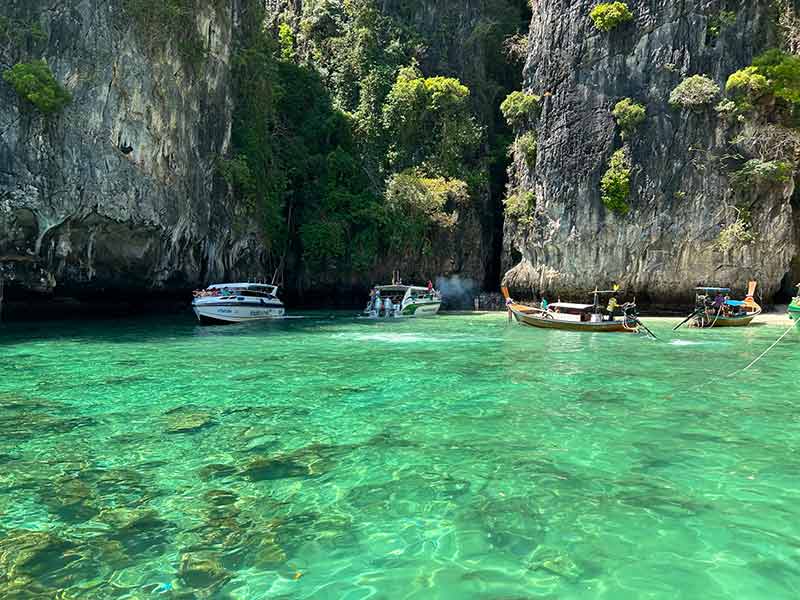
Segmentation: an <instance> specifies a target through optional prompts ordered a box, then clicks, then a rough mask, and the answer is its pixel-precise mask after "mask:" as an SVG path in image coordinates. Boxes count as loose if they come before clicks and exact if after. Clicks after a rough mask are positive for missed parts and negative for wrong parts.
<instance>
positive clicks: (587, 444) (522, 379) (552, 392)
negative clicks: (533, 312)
mask: <svg viewBox="0 0 800 600" xmlns="http://www.w3.org/2000/svg"><path fill="white" fill-rule="evenodd" d="M672 324H673V323H663V324H659V325H657V326H656V333H657V334H658V335H659V336H660V337H662V338H664V341H662V342H660V343H659V342H652V341H650V340H647V339H646V338H644V337H638V336H632V335H625V334H621V335H603V334H590V335H585V334H580V333H569V332H557V331H537V330H531V329H524V328H521V327H518V326H508V325H507V324H506V320H505V315H504V314H500V315H482V316H474V317H470V316H442V317H439V318H436V319H430V320H426V321H417V322H404V321H403V322H392V323H375V322H370V321H361V320H355V319H351V318H344V317H342V316H339V315H333V316H332V315H328V314H325V315H324V317H323V318H315V317H314V316H311V317H309V318H306V319H301V320H289V321H283V322H280V323H267V324H254V325H249V326H235V327H222V328H200V327H197V326H195V325H194V324H193V323H192V321H191V319H189V318H188V317H187V318H186V319H178V320H177V321H168V320H142V321H127V322H114V323H92V324H82V323H74V322H73V323H56V324H53V323H49V324H47V327H46V328H45V327H40V326H36V325H24V326H23V325H20V326H8V325H7V326H4V327H3V328H2V329H0V353H2V354H1V355H0V598H43V599H44V598H47V599H52V598H60V599H71V598H98V599H106V598H108V599H111V598H146V597H163V598H221V599H224V598H231V599H233V598H236V599H243V600H244V599H246V600H251V599H261V598H293V599H294V598H309V599H310V598H335V599H338V598H387V599H389V598H420V599H423V598H424V599H429V598H442V599H450V598H453V599H461V598H487V599H489V598H492V599H496V598H614V599H617V598H641V597H643V594H645V592H646V593H647V594H649V596H648V597H652V598H696V597H703V598H796V597H798V595H800V567H798V565H797V560H796V558H797V548H798V539H800V525H798V523H800V508H798V507H800V502H798V500H799V499H800V485H798V478H797V473H798V472H800V454H798V453H797V452H794V451H792V450H791V449H793V448H796V447H797V446H798V444H799V443H800V433H799V432H798V430H797V428H796V427H791V426H790V424H791V423H794V422H796V396H797V391H798V388H797V378H796V372H797V367H798V363H797V359H796V358H795V357H796V356H797V350H798V348H800V336H795V337H789V338H786V339H785V340H784V342H782V344H781V345H780V346H779V347H777V348H776V349H775V350H774V351H773V353H772V354H771V355H770V358H769V360H767V361H763V362H762V363H759V364H758V365H757V366H755V367H754V368H753V369H752V370H750V371H748V372H747V373H744V374H741V375H739V376H737V377H736V378H730V377H728V374H729V373H731V372H733V371H735V370H736V368H737V367H741V366H743V365H745V364H747V362H749V360H750V359H751V358H752V357H753V356H755V355H757V354H758V353H760V352H761V351H762V350H763V349H764V348H765V347H766V346H767V345H769V343H770V342H771V341H772V340H774V339H775V337H776V336H777V334H778V333H780V331H778V328H775V327H762V328H758V329H753V330H747V331H746V332H737V331H683V332H679V333H677V334H671V332H670V326H671V325H672ZM709 386H711V387H709Z"/></svg>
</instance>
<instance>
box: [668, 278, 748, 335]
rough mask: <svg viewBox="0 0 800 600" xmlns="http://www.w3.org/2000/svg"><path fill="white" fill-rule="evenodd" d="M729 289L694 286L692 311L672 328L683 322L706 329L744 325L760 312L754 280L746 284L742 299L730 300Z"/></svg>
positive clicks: (676, 327)
mask: <svg viewBox="0 0 800 600" xmlns="http://www.w3.org/2000/svg"><path fill="white" fill-rule="evenodd" d="M730 293H731V289H730V288H722V287H698V288H695V306H694V311H693V312H692V313H691V314H690V315H689V316H688V317H686V318H685V319H684V320H683V321H681V322H680V323H678V324H677V325H676V326H675V327H674V329H678V328H679V327H680V326H681V325H683V324H684V323H689V326H690V327H699V328H701V329H707V328H709V327H746V326H747V325H750V323H752V322H753V319H755V318H756V317H757V316H758V315H760V314H761V307H760V306H759V305H758V303H757V302H756V301H755V299H754V298H753V296H754V295H755V293H756V282H755V281H751V282H750V283H749V284H748V288H747V296H745V299H744V300H732V299H731V298H730Z"/></svg>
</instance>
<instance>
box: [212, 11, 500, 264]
mask: <svg viewBox="0 0 800 600" xmlns="http://www.w3.org/2000/svg"><path fill="white" fill-rule="evenodd" d="M244 8H245V10H244V17H245V23H244V26H243V33H242V35H241V37H240V40H239V43H238V47H237V51H236V58H235V66H236V70H235V88H236V107H237V108H236V111H235V114H234V128H233V144H232V145H233V151H232V153H231V155H230V156H229V157H227V158H226V159H223V160H221V161H220V164H219V172H220V174H221V175H222V176H223V177H224V178H225V180H226V181H227V182H228V183H229V185H230V186H231V189H232V190H233V193H234V195H235V197H236V198H238V199H239V205H240V206H242V207H243V210H245V211H247V212H248V213H251V214H256V215H258V216H259V222H260V223H261V225H262V230H263V232H264V238H265V242H267V243H268V247H269V250H270V254H271V255H272V257H273V263H274V264H275V265H276V266H277V264H278V263H279V262H280V260H281V258H280V257H282V256H283V255H284V254H285V253H286V251H287V249H289V251H290V253H292V254H294V255H297V256H301V257H302V261H303V265H304V267H305V272H306V273H307V274H308V275H313V274H314V273H323V272H327V271H330V270H331V269H338V270H343V271H351V270H367V269H369V268H370V267H371V266H372V265H373V264H374V263H375V262H376V261H377V260H378V259H379V257H380V256H382V255H384V254H386V253H388V252H393V253H398V252H399V253H402V254H403V255H407V256H408V257H409V258H410V257H412V256H414V255H417V254H419V253H425V252H426V251H427V250H428V249H430V247H431V244H432V243H433V240H434V239H435V238H436V236H437V232H444V231H446V230H447V229H449V228H451V227H452V226H453V224H454V222H455V221H454V220H455V217H454V215H455V214H456V213H455V211H457V210H459V209H465V208H468V207H469V206H470V204H471V198H472V197H473V195H474V193H476V191H477V190H479V189H482V187H483V186H485V175H483V174H482V166H481V164H482V163H481V161H482V159H481V157H480V156H479V155H478V151H479V147H480V142H481V139H482V135H483V132H482V129H481V127H480V126H479V125H478V124H477V123H476V119H475V117H474V115H473V111H472V105H471V102H470V96H471V95H470V90H469V89H468V88H467V87H466V86H465V85H464V84H463V83H461V82H460V81H459V80H458V79H456V78H453V77H444V76H433V77H425V76H423V75H422V73H421V71H420V69H419V68H418V67H417V66H415V64H414V61H413V58H411V56H410V54H409V53H410V47H411V46H410V45H409V42H408V41H407V38H406V37H404V35H403V31H402V29H401V28H399V27H397V26H396V25H395V24H394V23H393V22H392V21H391V20H389V19H387V18H385V17H383V16H382V15H380V14H379V13H378V12H377V10H376V9H375V7H374V4H373V2H372V1H371V0H355V1H353V2H348V3H343V4H338V3H321V4H318V5H315V7H314V9H313V10H311V11H310V12H309V13H308V14H306V15H305V16H304V18H303V19H302V21H301V23H300V25H299V27H298V29H297V30H296V31H295V30H294V29H292V28H291V27H290V26H289V25H288V24H286V23H280V24H279V25H278V26H277V31H275V32H272V31H270V30H265V29H264V28H263V27H261V22H262V21H263V17H264V13H263V8H262V7H261V6H260V4H259V3H258V2H257V1H256V0H248V2H247V3H246V5H245V7H244Z"/></svg>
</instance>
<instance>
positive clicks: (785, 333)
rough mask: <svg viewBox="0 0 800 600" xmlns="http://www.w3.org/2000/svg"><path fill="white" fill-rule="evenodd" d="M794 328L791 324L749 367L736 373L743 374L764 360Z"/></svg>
mask: <svg viewBox="0 0 800 600" xmlns="http://www.w3.org/2000/svg"><path fill="white" fill-rule="evenodd" d="M794 328H795V324H794V323H792V324H791V325H790V326H789V329H787V330H786V331H784V332H783V335H782V336H781V337H779V338H778V339H777V340H775V341H774V342H773V344H772V345H771V346H770V347H769V348H767V349H766V350H764V351H763V352H762V353H761V354H759V355H758V356H757V357H756V358H755V359H754V360H753V362H751V363H750V364H749V365H747V366H746V367H745V368H744V369H742V370H741V371H738V372H739V373H744V372H745V371H747V369H749V368H750V367H752V366H753V365H754V364H756V363H757V362H758V361H760V360H761V359H762V358H764V357H765V356H766V355H767V353H768V352H769V351H770V350H772V349H773V348H774V347H775V346H777V345H778V344H779V343H780V341H781V340H782V339H783V338H785V337H786V336H787V335H789V332H790V331H791V330H792V329H794ZM733 375H736V373H735V372H734V373H731V376H733Z"/></svg>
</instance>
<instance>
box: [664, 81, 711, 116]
mask: <svg viewBox="0 0 800 600" xmlns="http://www.w3.org/2000/svg"><path fill="white" fill-rule="evenodd" d="M717 94H719V86H718V85H717V84H716V83H714V81H712V80H711V79H710V78H708V77H706V76H705V75H692V76H691V77H687V78H686V79H684V80H683V81H681V82H680V83H679V84H678V85H677V86H676V87H675V89H674V90H672V93H671V94H670V95H669V103H670V104H672V105H674V106H683V107H684V108H699V107H702V106H705V105H706V104H710V103H711V102H713V101H714V99H715V98H716V97H717Z"/></svg>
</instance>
